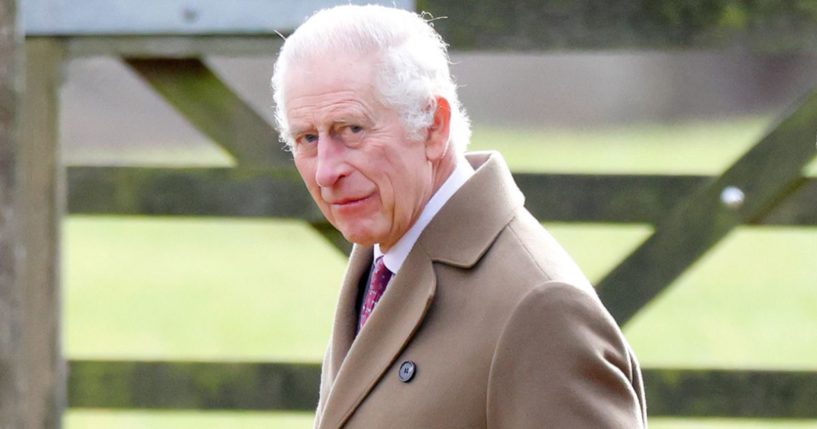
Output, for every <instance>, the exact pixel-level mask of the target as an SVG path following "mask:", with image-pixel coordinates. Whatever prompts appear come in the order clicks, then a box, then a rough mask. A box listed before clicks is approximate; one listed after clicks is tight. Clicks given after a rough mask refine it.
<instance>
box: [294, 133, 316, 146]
mask: <svg viewBox="0 0 817 429" xmlns="http://www.w3.org/2000/svg"><path fill="white" fill-rule="evenodd" d="M298 140H299V142H300V143H306V144H310V143H315V142H317V141H318V135H317V134H304V135H302V136H300V137H298Z"/></svg>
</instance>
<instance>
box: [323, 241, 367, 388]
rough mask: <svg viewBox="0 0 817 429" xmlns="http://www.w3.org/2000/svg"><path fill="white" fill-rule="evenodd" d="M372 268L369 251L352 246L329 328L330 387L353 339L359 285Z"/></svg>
mask: <svg viewBox="0 0 817 429" xmlns="http://www.w3.org/2000/svg"><path fill="white" fill-rule="evenodd" d="M371 264H372V248H371V247H361V246H354V248H352V254H351V255H350V256H349V265H348V267H347V269H346V274H345V275H344V278H343V285H342V286H341V289H340V291H341V292H340V298H339V299H338V307H337V310H336V311H335V322H334V324H333V325H332V328H333V329H332V338H331V340H330V346H329V359H328V360H327V362H328V364H329V371H328V374H329V377H330V379H329V380H328V382H329V384H330V385H331V384H333V380H334V379H335V378H336V377H337V375H338V371H339V370H340V367H341V364H342V363H343V360H344V359H345V358H346V354H347V353H349V348H350V347H351V346H352V341H354V339H355V324H356V323H357V314H355V301H356V300H357V297H358V284H359V282H360V279H361V278H362V277H363V276H365V275H366V273H367V271H368V270H369V268H370V267H371Z"/></svg>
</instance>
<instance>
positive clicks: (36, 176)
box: [13, 38, 66, 429]
mask: <svg viewBox="0 0 817 429" xmlns="http://www.w3.org/2000/svg"><path fill="white" fill-rule="evenodd" d="M24 48H25V68H24V69H21V71H22V70H24V71H25V82H26V84H25V90H24V91H23V92H22V93H21V94H20V98H19V100H20V104H19V106H20V109H19V118H20V119H19V124H20V133H19V136H20V138H19V140H18V144H17V145H16V149H15V157H16V159H15V163H16V171H17V173H16V178H15V186H14V188H13V191H14V192H15V193H16V195H15V203H14V204H15V214H14V219H15V222H14V229H15V233H14V235H15V236H16V240H17V243H16V246H17V251H18V252H19V259H18V262H17V268H16V273H15V279H14V280H13V281H14V282H15V283H17V285H18V286H17V288H19V289H20V290H19V291H18V294H19V295H18V297H20V298H21V299H22V305H21V306H20V307H19V309H18V311H20V313H19V315H20V316H21V319H20V320H19V321H18V323H19V324H20V326H21V329H20V331H19V332H20V336H21V337H20V339H19V341H20V343H21V345H22V346H21V347H22V349H21V355H20V356H21V358H22V362H21V363H20V365H21V367H20V368H21V371H23V372H22V374H23V375H22V377H23V380H24V383H23V386H24V389H23V392H22V398H21V399H20V400H21V401H22V402H23V403H24V405H25V414H24V415H23V416H22V418H23V425H22V426H21V427H23V428H46V429H53V428H60V427H61V426H62V411H63V409H64V408H65V402H66V401H65V361H64V360H63V357H62V350H61V341H60V320H61V317H60V316H61V311H60V307H61V306H60V282H59V273H60V265H59V260H60V258H59V249H60V222H61V219H62V213H63V207H64V203H63V199H64V191H63V189H62V188H63V183H64V179H63V174H62V170H63V168H62V166H61V165H60V157H59V146H58V144H57V142H58V130H59V128H58V122H57V110H58V92H59V85H60V69H61V65H62V43H61V42H59V41H57V40H54V39H47V38H37V39H33V40H28V41H26V42H25V45H24Z"/></svg>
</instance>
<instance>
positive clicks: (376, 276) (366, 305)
mask: <svg viewBox="0 0 817 429" xmlns="http://www.w3.org/2000/svg"><path fill="white" fill-rule="evenodd" d="M391 274H392V273H391V271H389V269H388V268H386V264H385V263H384V262H383V257H382V256H381V257H379V258H377V260H376V261H375V262H374V270H373V271H372V277H371V280H369V291H368V292H366V298H364V299H363V306H362V307H361V308H360V319H359V322H358V325H357V331H358V332H360V330H361V329H363V325H364V324H366V321H367V320H369V316H371V314H372V310H374V306H375V305H376V304H377V301H380V297H381V296H383V292H384V291H385V290H386V285H387V284H388V283H389V279H391Z"/></svg>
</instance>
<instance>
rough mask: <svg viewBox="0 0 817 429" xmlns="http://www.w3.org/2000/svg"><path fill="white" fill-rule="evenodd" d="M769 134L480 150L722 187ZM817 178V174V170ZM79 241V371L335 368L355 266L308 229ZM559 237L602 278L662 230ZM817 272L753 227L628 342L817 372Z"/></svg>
mask: <svg viewBox="0 0 817 429" xmlns="http://www.w3.org/2000/svg"><path fill="white" fill-rule="evenodd" d="M767 122H768V121H767V120H765V119H763V118H745V119H738V120H733V121H729V122H725V123H713V124H707V123H693V124H680V125H640V126H634V127H624V128H617V129H606V130H572V131H558V130H555V131H554V130H551V131H518V130H501V129H490V128H477V129H476V130H475V134H474V143H473V145H472V149H476V150H478V149H485V148H496V149H499V150H500V151H502V152H503V154H504V155H505V156H506V158H507V159H508V161H509V163H510V164H511V166H512V168H514V169H515V170H517V171H551V172H605V173H611V172H616V173H618V172H630V173H632V172H636V173H680V174H716V173H717V172H719V171H720V170H722V169H723V168H724V167H725V166H727V165H728V164H729V163H730V162H732V161H733V160H734V159H735V158H737V157H738V156H739V155H740V154H741V153H742V152H743V151H744V150H745V149H746V148H747V146H748V145H750V144H751V142H752V141H753V140H754V139H756V138H758V137H759V136H760V135H761V134H762V132H763V130H764V128H765V127H766V126H767ZM131 155H132V154H131ZM127 156H128V154H124V157H127ZM136 158H138V156H134V157H133V158H132V161H134V160H135V161H138V159H136ZM806 172H807V173H808V174H811V175H817V162H813V163H811V165H810V166H809V167H808V168H807V169H806ZM64 226H65V229H64V232H65V237H64V257H65V261H64V281H65V291H66V292H65V309H64V317H65V324H64V326H65V331H64V336H65V348H66V353H67V355H68V357H69V358H121V359H207V360H210V359H227V360H276V361H318V360H319V358H320V356H321V354H322V352H323V347H324V345H325V342H326V338H327V336H328V332H329V325H330V321H331V313H332V309H333V307H334V302H335V297H336V294H337V291H338V283H339V279H340V277H341V275H342V272H343V268H344V257H343V256H342V255H341V254H339V253H338V252H337V251H336V250H334V249H333V248H331V247H330V246H328V245H326V244H325V242H324V241H323V238H322V237H320V236H319V235H317V234H316V233H314V232H313V231H312V230H311V229H310V228H309V227H308V226H307V225H305V224H303V223H301V222H298V221H290V220H275V221H273V220H243V219H191V218H172V219H171V218H139V217H116V218H114V217H80V216H71V217H69V218H68V219H67V220H66V221H65V224H64ZM546 226H547V227H548V228H549V229H550V230H551V232H552V233H553V234H554V235H555V236H556V237H557V238H558V239H559V240H560V241H561V242H562V243H563V244H564V245H565V247H567V249H568V250H569V251H570V252H571V253H572V254H573V256H574V257H575V258H576V259H577V260H578V262H579V264H580V265H581V266H582V267H583V268H584V269H585V271H586V272H587V274H588V276H590V277H591V278H592V279H599V278H600V277H601V276H603V275H604V273H605V272H606V271H607V270H608V269H610V268H611V267H613V266H615V264H616V263H617V262H618V261H619V260H620V259H621V258H623V257H624V256H626V254H627V253H628V252H629V251H630V250H631V249H633V248H634V247H635V246H637V245H638V244H639V243H640V242H641V240H643V239H644V238H645V237H647V236H648V235H649V234H650V231H651V229H650V227H649V226H647V225H629V226H612V225H599V224H592V225H591V224H547V225H546ZM311 261H320V262H319V264H320V265H319V267H318V268H317V269H316V267H315V266H314V262H311ZM815 261H817V228H814V227H809V228H785V227H775V228H740V229H739V230H738V231H736V232H734V233H733V234H731V235H730V236H729V237H728V238H727V239H726V240H724V241H723V242H721V243H720V244H719V245H718V246H717V247H716V248H715V249H714V250H713V251H711V252H710V253H709V254H707V255H706V257H704V258H703V259H702V260H700V261H699V262H698V263H697V264H696V265H695V266H694V267H693V268H692V269H691V270H690V271H689V272H687V273H685V275H684V276H683V277H681V278H680V279H679V280H678V281H676V282H675V283H674V284H673V285H672V287H671V288H670V289H669V290H667V291H666V292H665V293H663V294H662V295H660V296H659V297H658V298H657V299H656V300H654V302H652V303H651V304H650V305H649V306H648V307H647V308H645V309H644V310H643V311H642V312H641V313H640V314H639V315H638V316H637V317H636V318H635V319H634V320H633V321H632V322H631V323H629V324H628V325H627V326H625V334H626V335H627V337H628V338H629V340H630V342H631V343H632V345H633V347H634V348H635V350H636V352H637V354H638V356H639V358H640V359H641V361H642V364H643V365H644V366H645V367H656V366H667V365H669V366H680V367H718V368H796V369H812V370H817V358H815V357H817V270H815V269H814V267H815ZM310 422H311V416H310V415H308V414H295V413H291V414H285V413H284V414H282V413H190V412H110V411H78V410H72V411H69V412H68V414H67V417H66V427H67V428H68V429H96V428H111V427H116V428H171V427H172V428H200V427H208V428H221V427H225V428H226V427H231V428H232V427H242V428H256V427H258V428H260V427H265V428H267V427H274V428H306V427H309V426H310ZM651 427H652V428H658V429H698V428H717V429H750V428H761V427H764V428H765V427H769V428H784V427H785V428H817V422H815V421H802V422H796V421H774V422H773V421H755V420H751V421H748V420H747V421H742V420H687V419H655V420H652V421H651Z"/></svg>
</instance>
